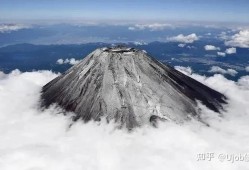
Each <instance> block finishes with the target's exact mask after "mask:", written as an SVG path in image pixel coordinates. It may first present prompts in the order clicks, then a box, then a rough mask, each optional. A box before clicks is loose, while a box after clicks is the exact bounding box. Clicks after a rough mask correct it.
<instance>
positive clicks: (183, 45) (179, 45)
mask: <svg viewBox="0 0 249 170" xmlns="http://www.w3.org/2000/svg"><path fill="white" fill-rule="evenodd" d="M185 46H186V44H178V47H181V48H183V47H185Z"/></svg>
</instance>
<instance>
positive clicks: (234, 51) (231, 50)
mask: <svg viewBox="0 0 249 170" xmlns="http://www.w3.org/2000/svg"><path fill="white" fill-rule="evenodd" d="M236 51H237V50H236V48H234V47H231V48H228V49H226V51H225V52H226V53H227V54H235V53H236Z"/></svg>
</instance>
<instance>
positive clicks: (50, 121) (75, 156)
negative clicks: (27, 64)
mask: <svg viewBox="0 0 249 170" xmlns="http://www.w3.org/2000/svg"><path fill="white" fill-rule="evenodd" d="M187 70H188V69H187ZM1 75H4V76H2V77H1V78H0V127H1V128H0V139H1V140H0V151H1V152H0V169H1V170H10V169H19V170H24V169H40V170H56V169H60V170H66V169H74V170H82V169H89V170H95V169H108V170H117V169H119V170H122V169H126V170H127V169H148V170H149V169H157V170H163V169H165V165H167V167H168V168H169V169H171V170H178V169H179V166H180V168H181V169H185V170H200V169H201V170H210V169H219V170H223V169H224V170H247V169H248V162H246V161H235V162H234V163H232V162H231V161H229V159H226V160H224V162H220V161H219V159H218V156H219V154H228V155H232V154H235V155H238V154H240V153H241V154H242V155H244V154H246V153H248V151H249V145H248V141H249V132H248V129H249V124H248V122H249V89H248V83H249V76H247V77H242V78H241V79H240V80H239V81H238V82H234V81H231V80H227V79H226V78H224V77H223V76H222V75H215V76H212V77H203V76H200V75H197V74H194V73H192V74H191V75H190V76H191V77H192V78H195V79H196V80H198V81H200V82H202V83H203V84H206V85H208V86H210V87H212V88H215V89H216V90H218V91H220V92H222V93H224V94H225V95H226V96H227V97H228V98H229V104H228V105H227V106H225V109H226V110H227V111H226V112H224V113H223V115H222V116H218V115H217V114H215V113H213V112H211V111H209V110H207V109H206V108H205V107H203V108H202V109H203V114H202V117H203V119H205V120H206V121H207V122H208V123H209V125H210V127H207V126H205V125H202V124H200V123H197V122H195V121H190V122H189V123H186V124H183V125H181V126H180V125H175V124H174V123H171V122H164V123H163V124H160V126H159V128H157V129H155V128H150V127H143V128H140V129H137V130H134V131H133V132H131V133H128V132H127V131H125V130H119V129H114V128H113V124H108V125H107V124H104V123H103V122H102V123H101V124H99V123H93V122H89V123H87V124H84V123H82V122H77V123H75V124H74V125H73V126H71V128H69V125H70V123H71V120H70V117H69V116H64V115H63V114H58V113H60V112H62V110H61V109H59V108H55V107H51V108H49V109H48V110H44V111H42V110H40V109H38V106H39V95H40V90H41V87H42V86H43V85H44V84H46V83H47V82H48V81H50V80H51V79H53V78H54V77H56V76H57V75H56V74H53V73H51V72H49V71H40V72H30V73H20V72H19V71H14V72H12V73H11V74H8V75H6V74H3V73H1ZM202 153H203V154H205V153H214V158H213V159H212V160H211V161H208V160H205V161H197V155H198V154H202ZM179 161H180V162H181V164H180V165H179Z"/></svg>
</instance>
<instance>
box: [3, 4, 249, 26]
mask: <svg viewBox="0 0 249 170" xmlns="http://www.w3.org/2000/svg"><path fill="white" fill-rule="evenodd" d="M0 20H2V21H12V20H97V21H110V20H119V21H127V20H128V21H134V20H137V21H149V20H153V21H155V20H156V21H204V22H205V21H208V22H242V23H243V22H244V23H246V22H249V1H248V0H95V1H93V0H0Z"/></svg>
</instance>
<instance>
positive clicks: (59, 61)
mask: <svg viewBox="0 0 249 170" xmlns="http://www.w3.org/2000/svg"><path fill="white" fill-rule="evenodd" d="M56 63H57V64H60V65H61V64H64V60H63V59H61V58H60V59H58V60H57V61H56Z"/></svg>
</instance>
